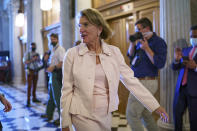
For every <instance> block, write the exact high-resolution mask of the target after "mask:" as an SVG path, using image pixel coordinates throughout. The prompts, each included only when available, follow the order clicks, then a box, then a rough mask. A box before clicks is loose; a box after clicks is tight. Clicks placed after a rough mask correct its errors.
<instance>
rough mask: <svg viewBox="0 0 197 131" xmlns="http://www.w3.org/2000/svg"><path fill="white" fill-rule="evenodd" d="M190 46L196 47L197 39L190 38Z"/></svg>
mask: <svg viewBox="0 0 197 131" xmlns="http://www.w3.org/2000/svg"><path fill="white" fill-rule="evenodd" d="M190 44H191V45H192V46H193V47H195V46H197V38H190Z"/></svg>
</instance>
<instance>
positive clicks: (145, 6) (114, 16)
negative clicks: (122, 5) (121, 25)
mask: <svg viewBox="0 0 197 131" xmlns="http://www.w3.org/2000/svg"><path fill="white" fill-rule="evenodd" d="M151 1H152V2H153V1H157V0H151ZM152 2H151V3H148V4H146V5H144V3H143V2H142V3H141V4H143V5H144V6H137V7H135V8H134V9H133V10H129V11H127V12H121V13H118V14H116V15H110V16H105V17H104V18H105V20H111V19H115V18H118V17H124V16H127V15H131V14H135V13H136V12H139V11H142V10H145V9H149V8H156V7H157V8H159V1H157V2H154V3H152ZM138 5H139V3H138ZM134 6H135V4H134Z"/></svg>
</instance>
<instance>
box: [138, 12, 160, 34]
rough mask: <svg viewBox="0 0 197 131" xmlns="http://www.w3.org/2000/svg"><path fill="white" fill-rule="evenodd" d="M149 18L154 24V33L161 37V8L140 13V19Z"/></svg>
mask: <svg viewBox="0 0 197 131" xmlns="http://www.w3.org/2000/svg"><path fill="white" fill-rule="evenodd" d="M142 17H147V18H148V19H149V20H151V22H152V24H153V31H154V32H156V33H157V34H158V35H159V32H160V31H159V26H160V21H159V8H151V9H146V10H142V11H140V12H139V18H142Z"/></svg>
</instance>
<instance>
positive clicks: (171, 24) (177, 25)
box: [158, 0, 191, 131]
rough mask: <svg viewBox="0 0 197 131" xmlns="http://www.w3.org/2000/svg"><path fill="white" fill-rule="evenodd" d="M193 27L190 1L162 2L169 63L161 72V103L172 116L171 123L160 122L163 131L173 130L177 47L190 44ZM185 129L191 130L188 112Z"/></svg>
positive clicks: (185, 118) (161, 12)
mask: <svg viewBox="0 0 197 131" xmlns="http://www.w3.org/2000/svg"><path fill="white" fill-rule="evenodd" d="M190 26H191V18H190V0H160V36H161V37H162V38H164V39H165V41H166V43H167V52H168V53H167V62H166V65H165V67H164V68H163V69H162V70H161V71H160V103H161V105H162V106H163V107H164V108H165V109H166V110H167V112H168V113H169V116H170V120H169V123H163V122H161V121H160V120H159V121H158V125H159V127H160V128H161V131H168V130H173V129H174V126H173V97H174V90H175V86H176V81H177V76H178V72H175V71H173V70H172V69H171V62H172V60H173V53H174V48H175V47H177V46H178V47H183V46H186V44H187V43H188V42H189V31H190ZM183 127H184V128H185V129H186V130H189V120H188V112H187V113H186V114H185V115H184V118H183Z"/></svg>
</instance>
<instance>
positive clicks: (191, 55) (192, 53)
mask: <svg viewBox="0 0 197 131" xmlns="http://www.w3.org/2000/svg"><path fill="white" fill-rule="evenodd" d="M196 48H197V47H193V48H192V50H191V51H190V53H189V59H190V60H192V57H193V55H194V52H195V50H196ZM187 74H188V68H187V67H185V71H184V75H183V80H182V85H185V84H187Z"/></svg>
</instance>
